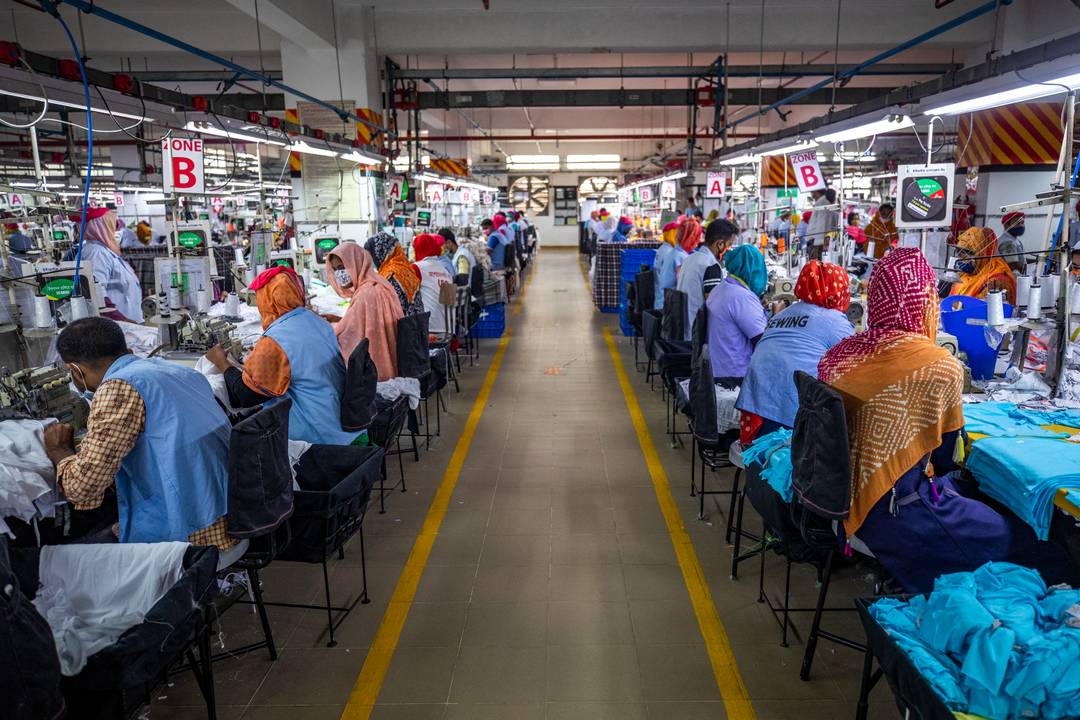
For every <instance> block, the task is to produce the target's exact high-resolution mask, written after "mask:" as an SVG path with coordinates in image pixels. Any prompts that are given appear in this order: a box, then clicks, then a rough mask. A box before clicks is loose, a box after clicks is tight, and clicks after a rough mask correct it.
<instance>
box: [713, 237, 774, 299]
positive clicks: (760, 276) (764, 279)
mask: <svg viewBox="0 0 1080 720" xmlns="http://www.w3.org/2000/svg"><path fill="white" fill-rule="evenodd" d="M724 267H725V268H727V271H728V273H730V274H731V275H734V276H735V277H736V278H737V279H738V280H740V281H742V283H743V285H745V286H746V287H748V288H749V289H750V292H752V293H754V295H756V296H757V297H761V296H762V295H764V294H765V289H766V288H767V287H768V285H769V271H768V270H766V269H765V256H764V255H762V254H761V251H760V250H758V249H757V248H756V247H755V246H753V245H736V246H735V247H733V248H730V249H729V250H728V251H727V252H726V253H724Z"/></svg>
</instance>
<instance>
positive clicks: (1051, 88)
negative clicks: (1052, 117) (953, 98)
mask: <svg viewBox="0 0 1080 720" xmlns="http://www.w3.org/2000/svg"><path fill="white" fill-rule="evenodd" d="M1062 86H1067V87H1068V88H1069V89H1070V90H1076V89H1077V88H1080V73H1073V74H1072V75H1064V76H1062V77H1058V78H1053V79H1051V80H1046V81H1045V82H1041V83H1034V84H1032V83H1025V84H1024V85H1021V86H1020V87H1015V88H1012V89H1011V90H1002V91H1000V92H996V93H990V94H989V95H982V96H980V97H976V98H972V99H970V100H961V101H959V102H954V103H949V104H946V105H939V106H937V107H932V108H930V109H929V110H926V111H924V112H923V115H960V114H962V113H969V112H974V111H976V110H986V109H988V108H994V107H999V106H1001V105H1011V104H1012V103H1018V102H1024V101H1026V100H1037V99H1038V98H1044V97H1049V96H1051V95H1060V94H1061V93H1063V92H1065V87H1062Z"/></svg>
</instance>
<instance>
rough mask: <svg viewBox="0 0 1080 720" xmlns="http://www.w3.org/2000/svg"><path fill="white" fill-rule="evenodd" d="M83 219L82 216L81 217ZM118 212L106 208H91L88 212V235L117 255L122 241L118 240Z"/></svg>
mask: <svg viewBox="0 0 1080 720" xmlns="http://www.w3.org/2000/svg"><path fill="white" fill-rule="evenodd" d="M103 210H104V212H102V211H103ZM80 219H81V218H80ZM115 233H116V212H115V211H114V210H107V209H106V208H91V209H90V210H88V211H87V212H86V237H87V239H88V240H91V241H93V242H96V243H97V244H98V245H104V246H105V247H107V248H109V249H110V250H112V251H113V252H114V253H116V254H117V255H119V254H120V243H118V242H116V235H115Z"/></svg>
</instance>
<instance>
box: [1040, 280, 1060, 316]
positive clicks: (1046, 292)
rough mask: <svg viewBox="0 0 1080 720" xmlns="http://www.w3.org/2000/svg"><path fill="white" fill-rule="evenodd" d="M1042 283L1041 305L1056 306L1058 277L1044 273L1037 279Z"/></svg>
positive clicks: (1046, 306)
mask: <svg viewBox="0 0 1080 720" xmlns="http://www.w3.org/2000/svg"><path fill="white" fill-rule="evenodd" d="M1039 284H1040V285H1042V306H1043V307H1044V308H1052V307H1057V300H1058V284H1059V282H1058V278H1057V277H1056V276H1054V275H1044V276H1043V277H1042V278H1040V279H1039Z"/></svg>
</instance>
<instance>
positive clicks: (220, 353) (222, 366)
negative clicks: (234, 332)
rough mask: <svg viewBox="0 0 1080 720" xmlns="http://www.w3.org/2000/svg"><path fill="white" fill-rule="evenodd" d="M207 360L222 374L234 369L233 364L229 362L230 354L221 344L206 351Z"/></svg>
mask: <svg viewBox="0 0 1080 720" xmlns="http://www.w3.org/2000/svg"><path fill="white" fill-rule="evenodd" d="M206 359H207V360H209V361H210V362H211V363H213V365H214V367H216V368H217V369H218V370H220V371H221V372H225V371H226V370H228V369H229V368H231V367H232V363H230V362H229V354H228V353H226V352H225V348H223V347H222V346H221V345H220V344H218V345H215V346H214V347H212V348H210V349H209V350H207V351H206Z"/></svg>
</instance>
